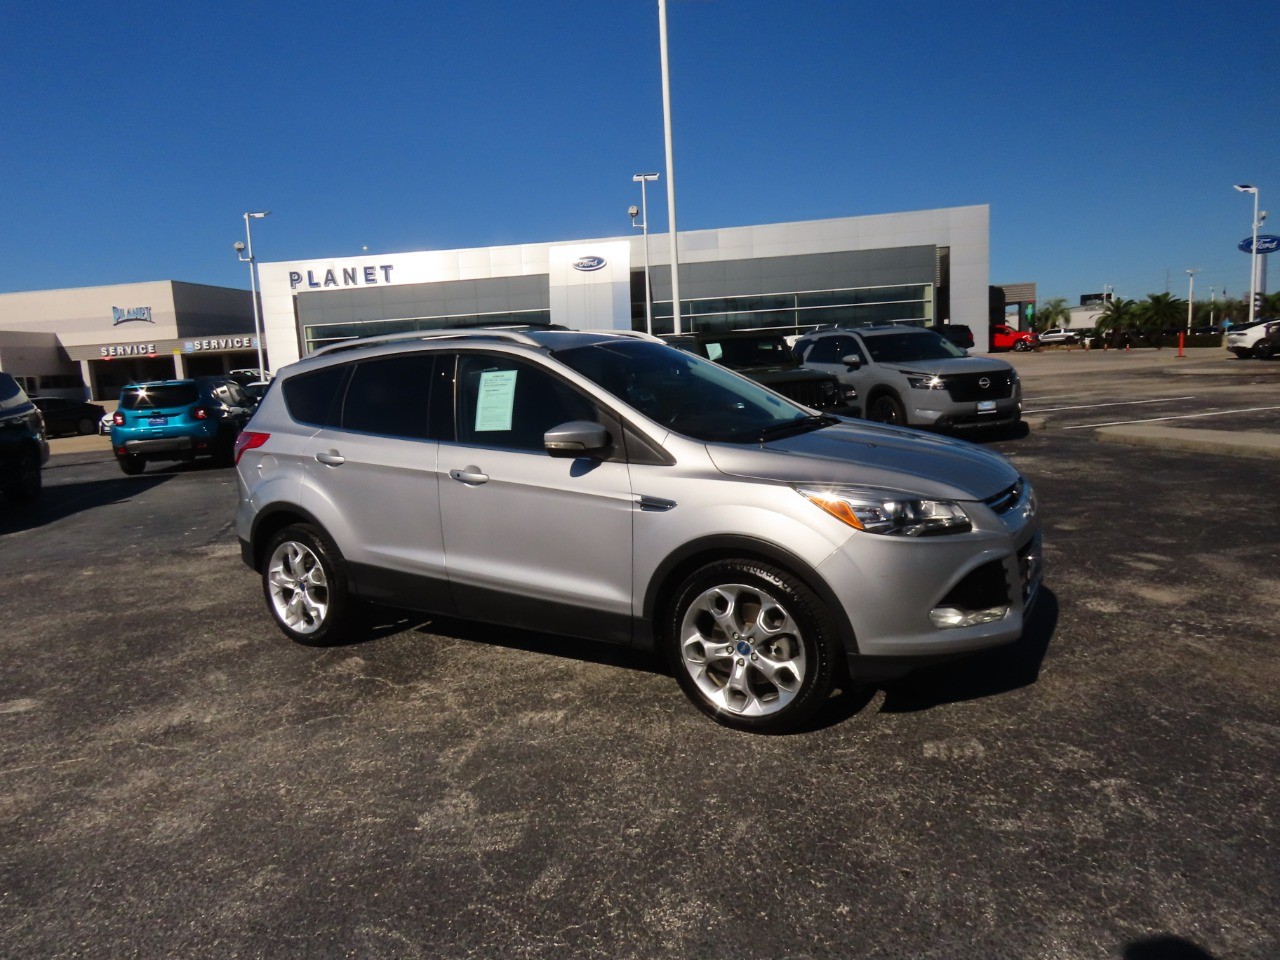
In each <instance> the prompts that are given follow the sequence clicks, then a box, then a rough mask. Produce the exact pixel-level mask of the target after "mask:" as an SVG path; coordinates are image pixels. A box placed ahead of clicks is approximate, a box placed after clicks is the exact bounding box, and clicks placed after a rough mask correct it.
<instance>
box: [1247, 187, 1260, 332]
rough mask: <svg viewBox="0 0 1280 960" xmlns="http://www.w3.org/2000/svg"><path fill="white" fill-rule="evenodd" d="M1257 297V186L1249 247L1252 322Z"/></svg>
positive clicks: (1255, 188)
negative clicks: (1251, 242) (1251, 238)
mask: <svg viewBox="0 0 1280 960" xmlns="http://www.w3.org/2000/svg"><path fill="white" fill-rule="evenodd" d="M1257 299H1258V188H1257V187H1254V188H1253V246H1252V247H1250V248H1249V322H1250V323H1253V320H1254V316H1253V315H1254V311H1255V308H1256V306H1257V304H1256V301H1257Z"/></svg>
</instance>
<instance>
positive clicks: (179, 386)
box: [120, 383, 200, 410]
mask: <svg viewBox="0 0 1280 960" xmlns="http://www.w3.org/2000/svg"><path fill="white" fill-rule="evenodd" d="M199 398H200V391H199V390H198V389H197V388H196V385H195V384H194V383H153V384H148V385H146V386H141V387H125V388H124V390H122V391H121V393H120V406H122V407H124V409H126V410H153V409H156V408H159V407H186V406H190V405H191V404H193V403H195V402H196V400H198V399H199Z"/></svg>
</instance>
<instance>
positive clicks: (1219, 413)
mask: <svg viewBox="0 0 1280 960" xmlns="http://www.w3.org/2000/svg"><path fill="white" fill-rule="evenodd" d="M1267 410H1280V407H1245V408H1243V409H1240V410H1214V411H1213V412H1212V413H1184V414H1183V415H1181V416H1178V417H1152V418H1151V419H1149V420H1112V421H1111V422H1110V423H1081V424H1076V425H1075V426H1073V427H1063V428H1062V429H1063V430H1092V429H1094V428H1095V427H1123V426H1126V425H1128V424H1131V423H1159V422H1160V421H1161V420H1195V419H1196V418H1197V417H1225V416H1227V415H1229V414H1232V413H1262V412H1264V411H1267Z"/></svg>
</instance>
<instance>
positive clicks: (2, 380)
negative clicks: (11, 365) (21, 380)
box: [0, 373, 27, 410]
mask: <svg viewBox="0 0 1280 960" xmlns="http://www.w3.org/2000/svg"><path fill="white" fill-rule="evenodd" d="M26 402H27V395H26V394H25V393H23V392H22V388H21V387H20V386H18V381H17V380H15V379H13V377H11V376H10V375H9V374H7V373H0V409H5V410H8V409H9V408H11V407H17V406H20V405H22V404H25V403H26Z"/></svg>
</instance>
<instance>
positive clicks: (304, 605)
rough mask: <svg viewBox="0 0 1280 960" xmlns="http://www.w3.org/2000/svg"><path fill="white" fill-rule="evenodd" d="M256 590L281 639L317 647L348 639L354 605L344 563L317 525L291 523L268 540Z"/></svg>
mask: <svg viewBox="0 0 1280 960" xmlns="http://www.w3.org/2000/svg"><path fill="white" fill-rule="evenodd" d="M262 593H263V596H264V597H266V600H267V609H268V610H270V611H271V616H272V618H273V619H274V620H275V622H276V626H278V627H279V628H280V629H281V631H283V633H284V635H285V636H286V637H289V638H290V639H291V640H294V641H296V642H297V643H303V644H306V645H307V646H313V647H323V646H329V645H331V644H335V643H342V642H345V641H346V640H348V639H350V633H351V627H352V626H353V623H354V621H355V614H356V610H357V605H356V603H355V598H354V597H352V596H351V595H350V593H349V591H348V587H347V564H346V561H345V560H343V559H342V554H341V553H340V552H339V550H338V547H337V545H336V544H334V542H333V541H332V540H330V539H329V537H328V536H327V535H326V534H325V533H324V532H323V531H321V530H320V529H319V528H318V527H315V526H312V525H311V524H309V523H296V524H293V525H292V526H288V527H285V528H284V529H283V530H280V531H279V532H278V533H276V534H275V536H273V537H272V538H271V539H270V540H269V541H268V542H267V548H266V551H265V553H264V554H263V564H262Z"/></svg>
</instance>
